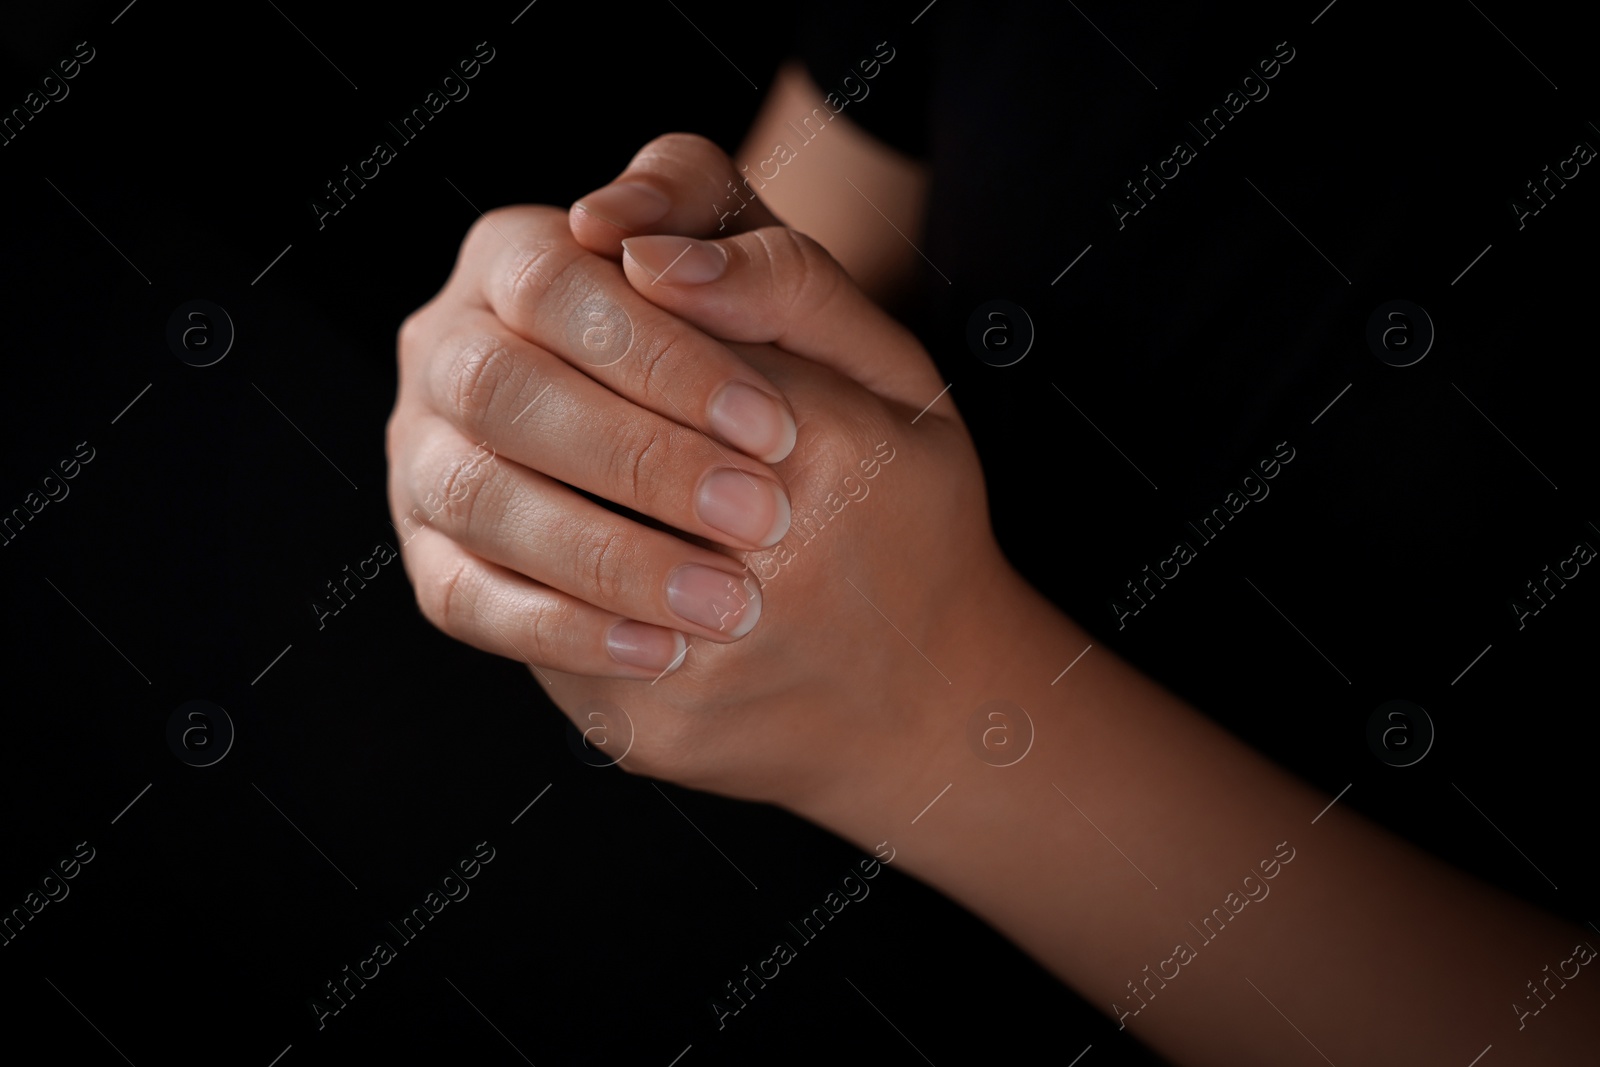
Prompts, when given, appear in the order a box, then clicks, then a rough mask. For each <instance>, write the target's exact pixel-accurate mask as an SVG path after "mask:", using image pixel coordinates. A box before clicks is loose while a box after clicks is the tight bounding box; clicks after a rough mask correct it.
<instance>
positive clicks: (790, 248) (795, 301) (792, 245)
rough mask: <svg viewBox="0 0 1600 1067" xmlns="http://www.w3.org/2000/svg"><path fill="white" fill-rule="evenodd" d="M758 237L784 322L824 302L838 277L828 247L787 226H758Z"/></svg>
mask: <svg viewBox="0 0 1600 1067" xmlns="http://www.w3.org/2000/svg"><path fill="white" fill-rule="evenodd" d="M757 240H758V241H759V242H760V244H761V247H762V250H763V251H764V252H765V253H766V260H767V269H768V274H769V276H768V281H769V283H770V285H771V291H772V293H773V294H774V296H773V299H774V301H775V303H776V305H777V307H778V308H779V309H780V310H781V313H782V315H783V317H784V321H785V322H791V321H793V320H794V318H795V317H796V316H799V315H805V314H809V313H811V312H814V311H816V310H817V309H818V308H821V307H824V306H826V304H827V302H828V301H829V299H831V298H832V296H833V291H834V288H835V287H836V286H837V285H838V284H839V280H840V270H839V268H838V266H837V264H836V263H835V262H834V259H833V257H832V256H831V255H829V254H828V251H827V249H825V248H823V247H822V246H821V245H820V244H818V243H817V242H816V241H815V240H813V239H812V238H810V237H807V236H806V235H805V234H803V233H800V232H799V231H797V230H792V229H789V228H788V227H786V226H771V227H767V228H766V229H763V230H760V231H758V233H757Z"/></svg>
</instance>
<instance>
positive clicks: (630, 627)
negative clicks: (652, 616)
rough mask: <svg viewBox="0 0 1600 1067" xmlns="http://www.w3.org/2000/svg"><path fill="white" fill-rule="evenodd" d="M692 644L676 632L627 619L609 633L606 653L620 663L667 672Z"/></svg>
mask: <svg viewBox="0 0 1600 1067" xmlns="http://www.w3.org/2000/svg"><path fill="white" fill-rule="evenodd" d="M687 647H688V645H687V643H686V642H685V641H684V639H683V635H682V634H680V633H678V632H677V631H676V630H666V629H663V628H661V627H660V626H651V625H650V624H649V623H644V622H634V621H633V620H632V619H623V620H622V621H621V622H619V623H617V624H616V625H615V626H613V627H612V628H611V629H610V631H609V632H608V633H607V634H606V651H607V652H609V653H611V658H612V659H614V660H616V661H617V662H618V663H625V664H627V665H628V666H630V667H643V668H644V669H645V670H649V671H664V670H666V669H667V668H668V667H672V666H674V664H675V661H676V660H677V659H678V657H679V656H682V655H683V650H684V649H685V648H687Z"/></svg>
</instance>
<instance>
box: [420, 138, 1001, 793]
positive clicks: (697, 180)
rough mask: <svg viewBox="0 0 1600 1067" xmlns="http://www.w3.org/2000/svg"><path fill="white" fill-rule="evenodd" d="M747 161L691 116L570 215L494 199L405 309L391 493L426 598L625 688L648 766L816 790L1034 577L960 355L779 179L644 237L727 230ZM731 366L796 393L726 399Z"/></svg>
mask: <svg viewBox="0 0 1600 1067" xmlns="http://www.w3.org/2000/svg"><path fill="white" fill-rule="evenodd" d="M734 177H735V171H734V168H733V165H732V164H731V162H729V161H728V160H727V158H726V157H725V156H723V155H722V154H721V152H720V151H717V150H716V149H715V147H714V146H712V145H710V143H709V142H706V141H704V140H702V139H699V138H690V137H684V136H681V135H675V136H672V137H668V138H663V139H660V140H658V141H656V142H652V144H651V145H650V146H647V148H646V149H645V150H644V151H643V152H641V153H640V154H639V156H637V157H636V158H635V160H634V162H633V163H632V164H631V165H630V167H629V169H628V171H626V172H625V173H624V175H623V176H622V178H621V179H619V182H617V183H614V184H613V185H612V186H609V187H607V189H604V190H601V191H599V192H597V193H596V194H592V195H591V196H589V197H586V198H584V200H582V201H580V202H579V204H578V205H575V206H574V208H573V210H572V211H571V213H570V218H568V217H562V216H558V215H556V213H554V212H552V211H551V210H549V209H543V208H513V209H505V210H502V211H498V212H494V213H491V214H490V215H488V216H486V217H485V219H484V220H483V222H481V223H480V224H479V225H477V226H475V227H474V229H473V232H472V233H471V234H469V236H468V239H467V241H466V243H465V244H464V246H463V250H462V255H461V258H460V261H459V262H458V265H457V268H456V271H455V273H454V274H453V275H452V277H451V279H450V281H449V283H448V284H447V285H446V286H445V289H444V290H443V291H442V292H441V293H440V295H439V296H438V297H436V298H435V299H434V300H433V301H432V302H430V303H429V305H427V306H426V307H424V308H423V309H422V310H421V311H419V312H418V313H417V314H416V315H414V316H412V318H411V319H409V320H408V322H407V324H406V326H405V328H404V329H403V330H402V334H401V346H400V348H401V351H400V359H401V375H402V380H401V395H400V401H399V403H398V404H397V407H396V411H395V415H394V417H393V418H392V419H391V422H390V433H389V445H390V459H391V467H392V474H391V484H390V490H391V502H392V504H393V507H394V510H395V514H396V518H397V519H398V520H399V522H400V524H401V525H402V526H403V527H404V529H403V530H402V533H403V534H405V536H406V537H407V541H406V548H405V550H404V555H405V560H406V566H407V569H408V573H410V574H411V577H412V581H413V583H414V584H415V586H416V588H417V595H418V601H419V603H420V605H421V607H422V610H423V612H424V614H425V615H427V617H428V618H429V619H430V620H432V621H433V622H434V623H435V624H436V625H438V626H439V627H440V628H441V629H443V630H445V631H446V632H447V633H450V634H452V635H454V636H456V637H458V638H461V639H462V640H465V641H467V642H469V643H471V644H474V645H476V646H478V647H480V648H485V649H488V650H490V651H494V652H498V653H500V654H502V655H507V656H512V657H514V658H518V659H522V660H524V661H526V662H528V663H529V664H530V665H532V666H533V667H534V669H535V671H536V673H537V674H538V675H539V676H540V677H541V678H542V679H544V680H546V681H547V682H549V683H550V692H551V695H552V697H553V698H554V699H555V700H556V701H557V703H558V704H559V705H560V706H561V707H562V708H563V710H564V711H566V713H567V714H568V715H569V716H570V717H572V718H573V720H574V721H575V722H577V723H578V725H579V726H580V728H584V729H587V728H589V727H590V726H592V725H593V720H591V719H590V718H589V713H590V712H591V711H593V710H594V706H595V705H594V703H593V702H594V701H597V700H598V701H604V702H607V704H609V705H615V706H618V707H621V708H623V709H625V710H626V712H627V717H628V719H629V720H630V722H631V728H632V731H633V737H632V738H631V741H630V743H628V744H625V745H618V746H617V748H615V749H607V751H610V752H617V751H620V750H622V749H623V748H626V749H627V751H628V755H627V757H626V758H625V759H624V760H623V761H622V765H623V766H624V767H625V768H627V769H630V770H634V771H638V772H641V773H646V774H651V775H653V776H657V777H661V778H664V779H669V780H672V781H675V782H679V783H682V784H685V785H690V786H695V787H698V788H703V789H708V790H712V791H716V792H722V793H727V794H732V795H737V796H741V797H747V798H751V799H762V800H769V801H773V802H777V803H782V804H785V805H787V806H790V807H798V806H801V805H802V804H803V803H804V802H805V800H806V799H807V798H814V797H816V796H818V795H819V794H820V793H821V792H826V791H827V790H829V789H830V787H831V786H832V785H834V784H836V783H838V782H839V781H841V780H844V779H853V780H856V781H858V782H859V781H860V780H861V779H862V777H863V775H865V774H875V773H876V771H877V770H880V769H881V768H880V767H877V766H869V765H868V763H869V761H870V762H871V763H873V764H876V763H878V762H880V761H881V759H882V757H883V755H884V754H885V753H894V754H895V761H896V762H900V761H903V760H904V759H906V758H907V757H908V756H910V755H912V754H914V752H915V751H916V749H917V748H918V746H919V745H921V744H924V743H927V744H931V741H930V740H928V739H929V738H930V737H931V733H930V731H929V730H928V729H927V728H925V724H926V723H927V722H928V721H929V718H930V715H931V714H932V713H933V709H934V708H936V707H939V708H942V707H944V706H945V705H946V704H948V702H950V701H951V700H952V699H953V697H954V694H955V692H956V690H955V689H952V683H951V681H950V679H949V678H948V677H946V676H945V675H944V674H943V673H942V672H941V670H940V668H939V667H938V666H935V665H934V664H936V663H939V662H941V659H942V660H943V662H945V663H946V664H948V663H950V662H952V661H953V660H954V659H955V658H956V653H955V651H954V649H956V648H958V647H960V646H961V644H962V643H963V641H964V637H965V636H966V635H967V631H968V630H969V628H970V626H971V623H970V622H969V621H968V620H970V619H972V618H975V617H976V616H974V614H973V611H974V609H975V608H976V607H978V606H980V605H981V606H982V607H983V608H984V610H993V611H1002V612H1003V610H1004V609H1003V607H1001V606H1000V600H1001V599H1002V598H1003V597H1004V596H1007V595H1011V594H1012V593H1013V592H1014V587H1015V580H1014V577H1013V576H1011V572H1010V570H1009V568H1008V567H1007V566H1006V565H1005V564H1004V562H1003V559H1002V557H1001V555H1000V552H999V550H998V547H997V546H996V545H995V543H994V540H993V537H992V535H991V533H990V531H989V523H988V516H987V507H986V502H985V500H984V495H983V486H982V478H981V473H980V468H979V465H978V461H977V457H976V455H975V453H974V451H973V449H972V445H971V441H970V439H969V438H968V435H967V433H966V431H965V428H964V427H963V426H962V424H961V422H960V420H959V418H958V417H957V416H956V414H955V409H954V406H953V404H952V402H951V400H950V398H949V397H948V395H945V394H944V383H943V381H942V380H941V379H940V378H939V377H938V375H937V373H936V372H935V370H934V368H933V365H932V362H931V361H930V360H929V358H928V356H927V354H926V352H925V351H924V350H923V349H922V347H921V345H920V344H919V343H918V342H917V340H916V339H915V338H914V337H913V336H912V335H911V334H910V333H909V332H908V331H906V330H905V329H904V328H903V327H901V326H900V325H899V324H898V323H896V322H895V321H894V320H893V319H892V318H890V317H889V316H888V315H886V314H885V313H884V312H882V311H881V310H880V309H879V308H878V307H877V306H876V305H875V304H873V303H872V302H871V301H870V300H869V299H868V298H867V297H865V296H864V295H863V294H862V292H861V291H860V290H859V288H857V286H856V285H855V283H854V282H853V281H852V280H851V279H850V277H849V276H848V275H847V274H846V273H845V272H844V271H843V270H842V269H841V268H840V267H839V265H838V264H837V263H836V262H834V261H833V259H832V258H831V257H830V256H829V255H828V254H827V253H826V252H825V251H824V250H823V249H822V248H821V247H820V246H819V245H817V244H816V243H815V242H813V241H811V240H809V239H808V238H806V237H804V236H802V235H799V234H796V233H794V232H792V231H789V230H786V229H783V228H782V227H779V226H776V225H773V224H772V219H771V216H770V214H768V213H766V212H765V209H763V208H760V206H759V204H752V205H751V207H750V208H749V209H747V210H745V211H744V212H742V213H741V218H740V220H738V221H739V224H740V225H742V226H744V227H746V228H747V229H746V232H744V233H741V234H739V235H738V236H734V237H729V238H725V239H723V240H720V241H717V242H712V243H698V242H694V241H691V240H690V239H688V238H684V237H677V236H666V235H664V234H660V233H656V234H654V235H651V236H630V234H638V233H640V231H647V232H648V231H652V230H657V231H659V230H660V229H662V228H664V227H681V228H683V229H685V230H687V231H689V232H698V233H701V234H707V235H709V234H711V233H715V232H716V231H717V227H718V225H719V224H720V223H721V221H722V220H721V219H720V218H719V217H718V216H717V214H716V212H715V211H714V210H712V209H711V208H710V206H709V205H711V204H712V203H713V202H714V201H713V196H714V194H715V192H716V191H718V190H721V189H723V188H724V187H725V186H726V184H727V182H728V181H729V180H732V179H733V178H734ZM619 186H621V187H622V189H621V192H618V191H617V190H618V188H619ZM662 205H666V207H665V210H664V211H662V212H661V213H660V217H659V218H657V219H655V220H654V221H649V220H647V219H646V215H648V214H649V212H647V211H645V210H644V209H645V208H651V209H652V210H656V209H660V208H661V207H662ZM569 222H570V229H569V228H568V224H569ZM557 223H559V225H557ZM754 226H759V228H756V229H749V227H754ZM724 232H728V233H731V232H733V228H726V229H725V230H724ZM579 240H581V241H582V246H580V245H579V244H578V241H579ZM623 240H627V245H628V250H629V251H628V254H627V255H626V256H625V257H621V258H622V263H621V265H619V264H617V263H615V262H611V261H610V260H609V259H608V258H607V257H609V256H616V255H619V254H620V253H621V252H622V245H621V242H622V241H623ZM585 246H586V247H587V249H588V250H587V251H586V250H585ZM591 329H596V330H598V329H606V330H611V331H613V332H612V334H611V335H610V336H602V335H599V334H595V335H591V337H590V340H591V341H593V342H594V344H591V345H588V346H586V344H585V331H587V330H591ZM616 330H631V334H632V338H631V344H629V343H621V344H618V343H616V341H615V336H616V334H615V331H616ZM713 338H718V339H721V340H725V341H726V342H727V343H728V344H727V346H724V344H722V343H720V341H718V340H713ZM597 345H598V346H609V347H603V351H602V355H603V356H604V358H598V357H597V356H596V355H595V347H596V346H597ZM730 348H731V349H732V350H733V351H736V352H737V353H738V356H737V357H736V356H734V355H733V354H732V352H731V351H730ZM730 382H736V383H740V384H739V387H740V388H743V387H749V388H750V389H753V390H755V391H757V392H759V393H760V394H762V395H763V396H766V397H772V396H778V397H782V398H783V399H784V401H786V403H784V404H782V405H780V406H777V407H776V408H775V411H776V412H777V415H776V416H773V417H769V419H768V421H767V422H766V423H765V424H764V426H762V424H760V423H759V420H757V419H755V418H754V417H753V416H752V417H750V418H746V419H744V420H742V421H740V422H738V424H737V425H736V424H735V422H734V421H730V420H726V419H723V420H720V421H719V419H718V418H717V417H716V416H717V413H718V411H717V401H718V396H719V392H720V391H722V390H724V389H725V388H726V387H727V385H728V383H730ZM752 408H753V405H752ZM924 409H926V410H924ZM791 413H792V415H791ZM791 417H792V419H793V421H792V422H789V421H788V419H789V418H791ZM754 426H762V432H760V433H758V432H756V431H755V430H754V429H751V427H754ZM707 430H709V431H710V433H709V434H707V433H705V432H702V431H707ZM477 442H484V444H483V445H482V446H481V447H478V448H477V449H476V451H475V444H476V443H477ZM729 446H733V447H729ZM735 447H737V448H742V449H744V450H745V451H746V452H747V453H749V454H751V455H754V456H759V457H763V458H765V459H767V460H768V461H770V465H769V464H763V463H761V462H758V461H756V460H754V459H751V458H747V456H745V455H740V454H739V453H738V452H735V451H734V448H735ZM791 448H792V452H791ZM562 483H566V484H562ZM567 485H572V486H576V487H578V488H580V489H583V490H586V491H588V492H589V493H593V494H595V495H596V496H598V497H601V498H603V499H604V500H608V501H611V502H612V503H615V504H619V505H622V506H623V507H625V508H628V509H631V510H632V511H636V512H640V513H643V514H644V515H646V516H648V517H650V518H653V519H655V520H659V523H660V524H664V525H665V526H667V527H672V528H675V529H676V530H678V531H682V534H683V536H674V535H673V534H672V533H670V532H667V531H666V530H664V529H660V528H652V527H651V526H648V525H646V524H645V523H642V522H636V521H633V520H632V519H630V518H625V517H622V516H619V515H617V514H615V513H613V512H612V511H610V510H608V509H606V508H604V507H602V506H600V505H599V504H596V503H593V502H591V501H590V500H586V499H584V498H583V497H582V496H580V495H579V494H577V493H575V492H573V491H572V490H571V489H569V488H567ZM708 485H714V486H715V490H714V491H713V492H708V491H707V488H706V487H707V486H708ZM717 493H726V495H727V496H728V497H729V498H736V497H742V498H745V499H744V502H743V503H742V504H741V505H740V506H738V507H734V506H731V505H726V504H724V503H723V502H722V501H721V500H720V499H718V498H717V495H716V494H717ZM429 494H431V499H432V501H433V504H432V505H431V506H430V503H429V501H430V496H429ZM697 505H698V506H697ZM423 519H425V520H426V521H421V520H423ZM791 521H792V527H791V525H790V523H791ZM413 528H414V529H413ZM747 567H748V569H746V568H747ZM701 568H703V569H701ZM758 619H759V625H757V620H758ZM678 634H682V635H684V637H685V638H686V640H680V639H679V638H678V636H677V635H678ZM608 641H609V647H610V649H611V651H609V652H608V650H607V649H608ZM667 672H671V673H667ZM960 688H961V690H962V695H961V696H960V697H959V699H960V700H965V699H967V697H968V695H969V694H968V693H967V692H966V691H967V689H968V686H967V685H963V686H961V687H960Z"/></svg>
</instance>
